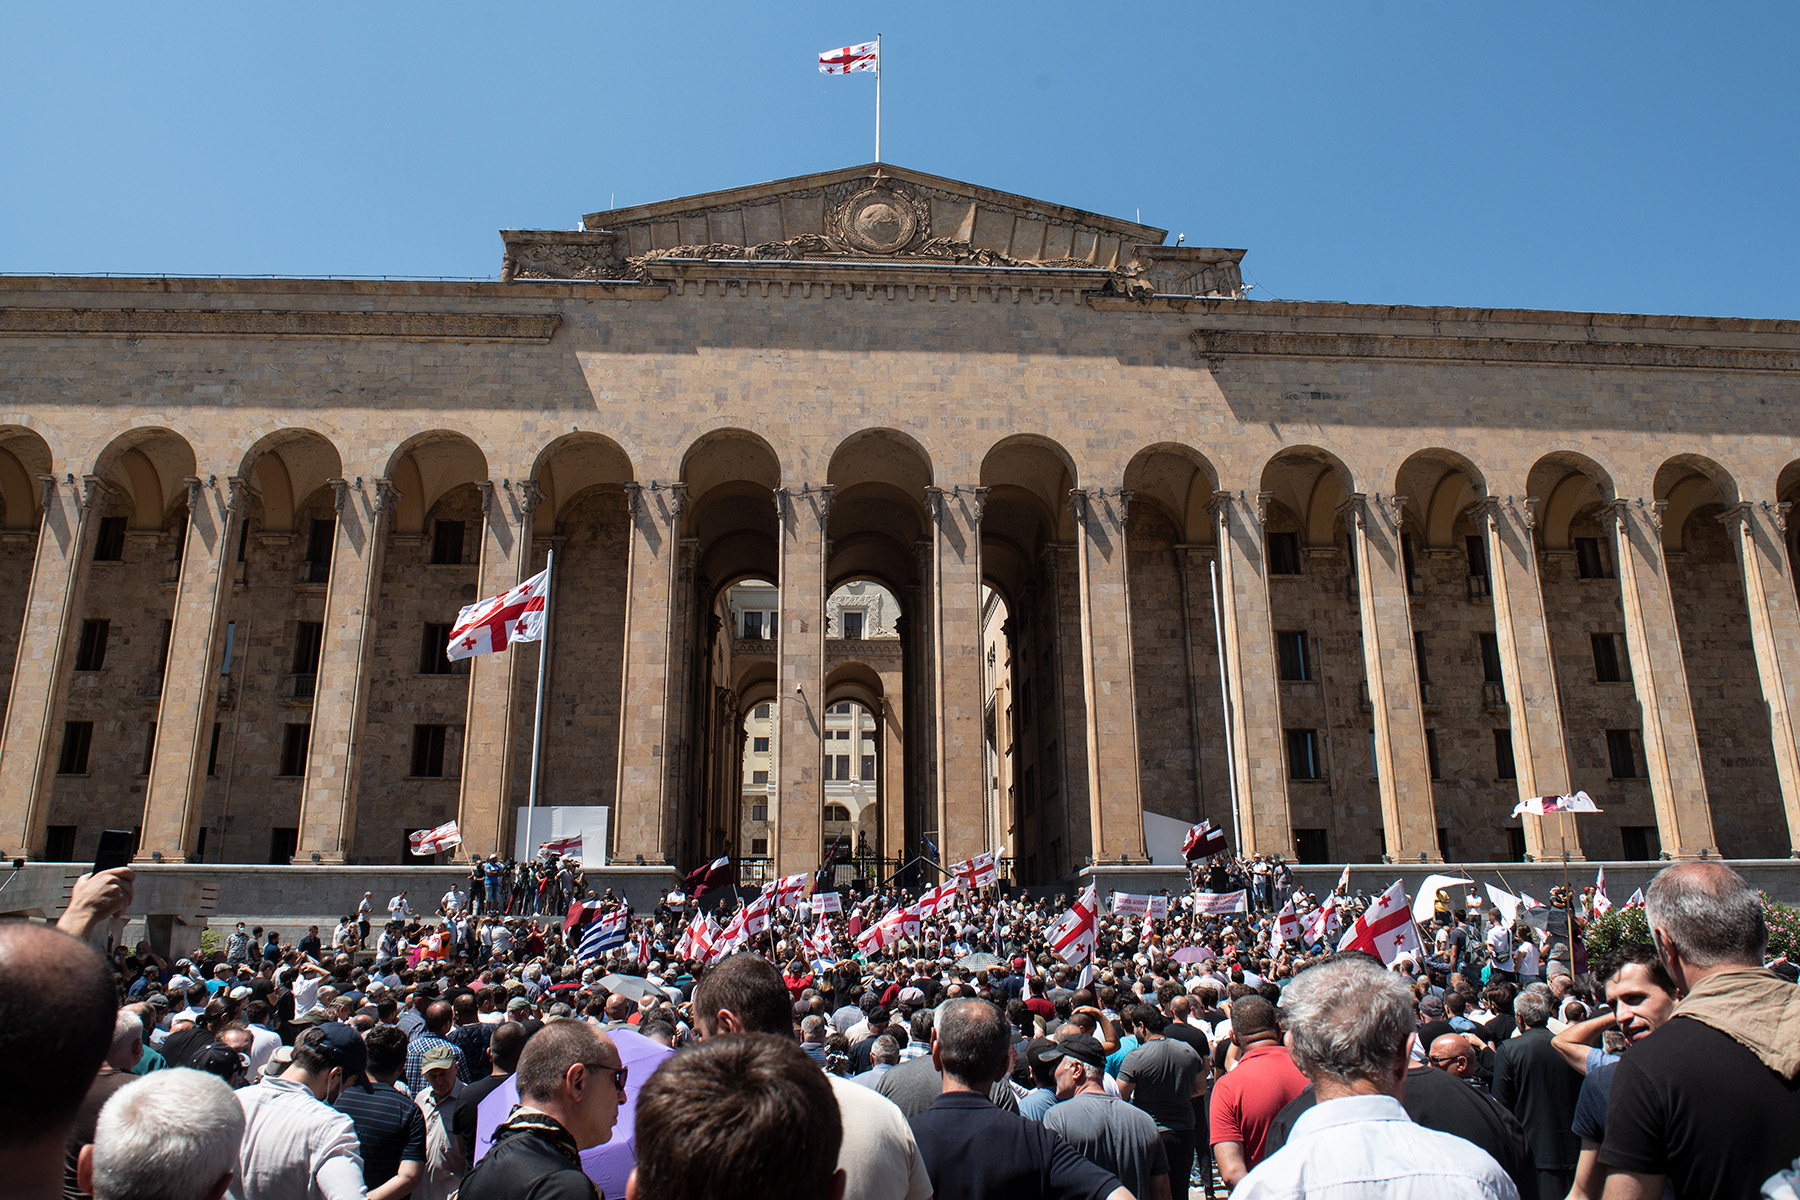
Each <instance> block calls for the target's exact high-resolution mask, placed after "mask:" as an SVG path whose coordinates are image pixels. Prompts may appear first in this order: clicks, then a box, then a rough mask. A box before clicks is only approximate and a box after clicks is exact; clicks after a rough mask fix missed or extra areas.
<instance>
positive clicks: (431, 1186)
mask: <svg viewBox="0 0 1800 1200" xmlns="http://www.w3.org/2000/svg"><path fill="white" fill-rule="evenodd" d="M1264 866H1265V869H1264V870H1263V871H1260V872H1259V871H1257V870H1256V869H1255V868H1256V864H1254V863H1244V864H1236V863H1231V862H1229V861H1217V862H1215V863H1213V864H1210V865H1206V866H1203V867H1202V868H1201V870H1200V872H1199V873H1198V877H1197V880H1196V885H1197V888H1198V889H1201V890H1200V891H1198V892H1197V893H1196V895H1204V894H1212V893H1213V892H1214V889H1211V888H1209V887H1208V885H1209V884H1210V883H1213V882H1215V880H1216V879H1217V878H1219V876H1215V875H1213V872H1214V871H1215V870H1217V871H1218V872H1221V873H1222V877H1223V880H1224V882H1226V883H1229V882H1231V876H1232V874H1233V873H1234V872H1237V873H1240V875H1241V877H1242V878H1244V879H1245V880H1246V881H1247V882H1249V887H1248V888H1247V889H1246V890H1250V891H1255V892H1260V893H1261V894H1260V895H1257V896H1255V897H1254V899H1253V901H1252V903H1250V904H1247V905H1246V906H1245V907H1246V908H1247V909H1252V910H1253V911H1234V912H1224V913H1219V912H1206V911H1201V910H1202V909H1203V908H1204V907H1205V906H1204V904H1202V903H1198V902H1196V900H1195V897H1194V896H1176V897H1164V898H1163V899H1164V905H1166V908H1165V907H1164V905H1157V906H1154V907H1153V908H1152V909H1151V911H1150V912H1146V913H1136V914H1134V913H1105V912H1099V911H1095V912H1093V913H1092V914H1091V925H1090V927H1089V928H1088V929H1087V930H1086V933H1085V935H1084V936H1082V937H1079V938H1074V939H1071V938H1070V937H1069V936H1068V930H1070V929H1071V928H1075V927H1076V926H1078V925H1079V922H1076V923H1075V924H1074V925H1072V924H1071V922H1070V920H1069V916H1070V914H1071V912H1073V911H1075V910H1073V909H1071V906H1070V902H1069V900H1068V899H1067V898H1066V897H1063V898H1056V899H1051V898H1041V899H1034V898H1030V897H1026V896H1023V895H1006V894H1003V893H1002V891H1001V890H999V889H997V888H991V887H989V888H980V889H968V890H965V891H963V892H960V893H958V894H956V895H955V896H954V897H952V898H951V899H949V900H948V901H946V900H945V899H944V897H943V895H942V894H941V893H940V894H938V896H937V898H936V902H935V903H932V904H931V905H930V906H929V907H930V908H931V911H930V912H929V913H928V914H926V915H923V916H921V917H920V919H919V920H918V921H917V923H916V925H913V926H910V927H908V928H906V929H905V936H903V937H900V938H898V939H881V938H877V939H874V940H873V941H872V940H871V939H870V938H869V937H868V936H866V934H867V931H868V930H869V929H871V928H874V927H875V926H877V925H878V924H881V923H882V914H884V913H887V912H889V911H892V910H893V909H894V908H895V907H896V906H901V907H904V906H906V905H908V904H913V905H915V906H916V905H917V903H918V902H919V901H920V897H919V896H918V895H917V894H916V893H906V892H903V891H898V890H881V891H876V892H872V893H870V894H868V895H866V896H863V897H861V898H860V900H859V899H858V898H856V897H854V896H849V895H847V896H846V897H845V898H844V899H843V901H841V902H840V903H839V904H838V905H836V906H835V907H837V908H838V911H836V912H819V911H817V910H818V909H821V908H824V907H826V905H825V904H824V901H823V899H822V898H821V897H818V896H810V895H804V894H801V895H794V896H787V897H786V900H787V901H788V903H786V904H785V905H784V904H780V903H777V904H771V905H767V906H766V907H767V908H768V911H769V914H770V915H769V918H768V921H767V926H766V928H761V929H758V930H756V931H755V932H754V933H752V934H750V935H749V936H748V937H747V939H745V940H741V941H739V942H736V943H727V944H725V945H722V946H720V947H719V949H718V950H717V952H716V953H715V952H714V951H712V950H701V949H700V948H699V947H700V942H698V941H696V939H695V938H694V937H692V936H691V935H692V931H693V930H694V929H695V928H696V927H697V925H698V924H699V923H702V922H708V921H709V917H708V916H706V915H703V914H701V913H700V912H699V911H698V907H699V905H698V903H697V902H696V901H695V900H694V899H692V898H691V897H689V896H687V895H685V894H683V893H680V892H676V893H673V894H670V895H667V896H665V897H664V898H663V901H662V902H661V903H660V904H658V905H657V906H656V907H655V909H654V911H652V912H648V913H644V914H634V913H631V912H630V910H629V906H626V905H625V904H623V902H621V901H619V900H618V899H616V898H614V897H612V896H611V895H610V894H603V895H601V896H598V897H590V898H588V899H573V897H576V896H580V895H581V891H580V887H579V881H578V880H571V881H569V885H568V889H569V890H568V891H567V892H565V897H568V898H570V907H569V908H568V909H567V910H566V912H564V913H561V914H559V915H558V916H557V917H555V918H550V919H545V918H543V917H542V916H537V915H534V914H533V913H531V912H526V911H520V912H509V911H507V909H508V908H509V903H502V904H500V905H499V906H497V907H496V906H492V905H489V904H488V903H487V901H488V899H489V896H490V893H489V892H488V890H487V887H486V882H487V881H486V877H485V876H484V878H483V880H482V887H481V890H480V900H481V902H482V904H481V907H482V909H483V910H484V911H481V912H476V911H474V908H475V905H474V904H473V903H472V900H473V894H474V893H475V891H476V889H475V888H474V887H473V886H471V887H470V888H469V889H468V891H467V892H465V891H464V890H463V889H461V888H452V889H451V890H450V892H449V893H448V894H446V895H445V896H444V897H442V898H441V899H440V900H439V901H438V903H437V904H436V912H435V913H434V914H433V915H432V916H431V917H429V918H425V919H421V918H419V917H418V916H416V915H414V914H413V913H412V911H411V905H410V903H409V902H407V898H406V897H405V896H404V894H402V895H401V896H398V897H395V898H393V900H390V901H389V903H388V915H389V919H388V921H387V922H385V924H384V926H383V928H382V929H381V931H380V933H379V936H375V935H374V934H373V931H372V930H370V929H368V928H367V927H366V926H367V924H368V916H369V914H370V913H371V912H372V911H373V909H374V903H373V899H374V898H373V897H364V901H363V904H362V906H361V907H360V909H359V913H358V916H357V918H354V919H353V918H349V917H346V919H345V921H344V922H341V923H340V926H339V931H338V933H337V934H335V935H334V936H333V937H332V939H331V940H332V943H333V944H332V945H331V946H330V947H327V946H326V945H325V944H324V940H323V939H322V938H320V937H319V936H318V932H317V930H316V929H315V930H313V931H311V932H310V933H309V935H308V936H307V937H305V938H302V939H300V940H299V941H298V942H297V943H296V944H295V945H293V946H285V945H283V944H282V942H281V940H280V939H279V938H275V937H261V936H258V934H257V933H256V931H253V930H249V929H245V928H243V927H241V926H240V927H238V928H237V929H235V930H234V931H233V932H232V933H230V934H229V935H228V936H227V937H226V938H225V939H224V943H223V944H222V945H221V946H220V947H219V948H218V949H217V950H215V951H213V952H212V953H211V954H210V955H206V956H196V957H195V958H183V959H177V960H176V961H173V962H168V961H164V960H162V959H159V958H158V957H157V956H156V955H155V954H153V953H152V952H151V951H150V948H149V947H148V946H146V945H144V944H141V943H140V944H139V945H138V946H137V947H135V948H129V949H128V948H118V949H115V950H113V951H112V952H111V953H110V954H105V955H103V954H100V953H96V952H95V950H94V949H93V948H92V944H93V942H94V941H95V940H96V939H102V940H103V939H104V936H105V931H106V930H107V929H108V928H110V927H112V926H113V922H114V919H115V918H116V917H117V915H118V914H120V913H122V912H123V911H124V909H125V906H126V904H127V902H128V900H129V894H130V889H131V885H132V875H131V872H130V871H129V869H120V870H117V871H111V872H104V873H101V874H98V875H94V876H88V877H84V878H83V879H82V880H81V882H80V883H79V884H78V885H77V887H76V889H75V893H74V896H73V899H72V902H71V904H70V906H69V909H68V910H67V912H66V913H65V914H64V915H63V917H62V918H61V920H60V921H59V922H58V928H55V929H52V928H49V927H46V926H44V925H41V924H31V923H13V924H8V925H3V926H0V1040H4V1042H5V1052H4V1053H3V1054H0V1072H4V1074H5V1078H6V1082H7V1083H8V1085H9V1086H7V1087H6V1088H5V1089H4V1094H5V1096H6V1098H7V1099H6V1101H5V1103H6V1104H7V1105H8V1106H9V1107H10V1109H11V1111H10V1112H9V1114H8V1117H9V1118H10V1119H8V1120H7V1121H5V1122H4V1123H0V1171H3V1172H4V1173H3V1174H0V1179H4V1180H6V1181H8V1182H7V1185H6V1186H5V1187H3V1188H0V1191H4V1192H5V1193H6V1194H8V1195H20V1196H30V1197H46V1198H47V1197H50V1196H54V1195H61V1196H64V1197H78V1196H86V1195H91V1196H95V1197H98V1198H100V1200H127V1198H140V1197H141V1198H146V1200H151V1198H154V1200H218V1198H219V1197H221V1196H225V1195H230V1196H233V1197H239V1198H243V1200H251V1198H255V1200H262V1198H265V1197H313V1196H317V1197H325V1198H329V1200H337V1198H339V1197H363V1196H369V1197H376V1198H378V1200H395V1198H398V1197H403V1196H409V1195H410V1196H416V1197H420V1198H422V1200H448V1198H450V1197H455V1196H461V1197H463V1198H465V1200H495V1198H501V1197H504V1198H505V1200H519V1198H522V1197H544V1198H547V1200H563V1198H568V1200H576V1198H580V1200H588V1198H591V1197H596V1196H599V1195H602V1194H604V1195H605V1196H606V1197H609V1198H612V1200H616V1198H617V1197H618V1196H620V1195H621V1194H622V1195H624V1196H625V1197H627V1198H628V1200H664V1198H668V1200H677V1198H681V1200H686V1198H688V1197H693V1198H699V1197H717V1196H723V1195H733V1196H750V1197H757V1196H769V1197H775V1196H782V1197H799V1198H801V1200H814V1198H816V1200H841V1198H842V1197H851V1198H854V1200H863V1198H871V1200H875V1198H879V1200H890V1198H891V1200H928V1198H929V1197H932V1196H939V1197H945V1198H962V1197H969V1198H990V1197H991V1198H996V1200H997V1198H999V1197H1036V1196H1043V1197H1090V1198H1093V1200H1127V1198H1129V1197H1140V1198H1146V1200H1185V1198H1186V1197H1188V1196H1189V1195H1190V1194H1198V1195H1203V1196H1205V1197H1207V1200H1216V1198H1222V1197H1224V1196H1226V1195H1230V1196H1232V1197H1234V1198H1255V1200H1260V1198H1262V1197H1287V1196H1304V1195H1321V1196H1322V1195H1330V1196H1333V1197H1345V1196H1352V1197H1354V1196H1365V1195H1367V1196H1374V1195H1383V1196H1389V1195H1393V1196H1444V1197H1457V1196H1481V1197H1522V1198H1525V1200H1531V1198H1532V1197H1536V1198H1538V1200H1552V1198H1561V1197H1564V1196H1569V1197H1595V1198H1603V1200H1619V1198H1623V1197H1643V1198H1646V1200H1648V1198H1651V1197H1656V1196H1660V1195H1663V1194H1665V1192H1667V1193H1669V1194H1673V1195H1675V1196H1678V1197H1686V1196H1746V1197H1754V1196H1759V1195H1762V1196H1771V1197H1781V1198H1791V1197H1795V1196H1796V1187H1797V1186H1800V998H1797V996H1800V990H1797V989H1796V987H1795V985H1794V983H1793V975H1794V972H1793V969H1792V967H1791V966H1790V965H1789V964H1787V963H1786V962H1785V961H1784V960H1782V959H1779V958H1778V959H1775V960H1773V961H1765V958H1764V954H1765V950H1766V942H1767V932H1766V929H1765V928H1764V925H1763V916H1762V907H1761V902H1760V897H1759V895H1758V893H1756V892H1755V891H1754V890H1753V889H1751V888H1750V887H1749V886H1748V885H1747V884H1746V883H1745V882H1744V880H1743V879H1742V878H1741V877H1739V876H1738V875H1737V874H1736V873H1735V872H1733V871H1732V870H1731V869H1730V867H1728V866H1727V865H1725V864H1723V863H1720V862H1718V861H1716V860H1715V861H1710V862H1708V861H1701V862H1691V863H1681V864H1676V865H1674V866H1671V867H1668V868H1666V869H1665V870H1663V871H1662V872H1661V873H1660V874H1659V875H1658V876H1657V878H1656V880H1655V881H1654V883H1653V884H1652V885H1651V887H1650V888H1649V889H1648V893H1647V895H1646V897H1645V900H1644V903H1645V906H1646V908H1645V911H1646V916H1647V920H1648V925H1649V928H1650V929H1651V932H1652V938H1653V942H1654V944H1653V945H1651V946H1637V945H1631V944H1627V945H1626V946H1624V947H1622V948H1621V950H1620V951H1619V952H1618V953H1616V954H1612V955H1609V956H1607V957H1606V958H1604V959H1603V960H1602V961H1597V962H1594V963H1586V962H1578V961H1577V959H1578V957H1579V956H1578V955H1577V954H1576V952H1575V951H1576V946H1575V945H1574V944H1571V943H1572V941H1573V942H1575V943H1578V940H1579V930H1580V921H1581V918H1582V916H1583V911H1582V910H1583V907H1584V905H1583V898H1578V897H1574V896H1571V895H1569V894H1567V893H1563V894H1560V895H1559V896H1557V897H1554V898H1553V901H1552V903H1553V906H1560V907H1561V910H1562V912H1563V913H1564V914H1566V919H1565V920H1564V921H1563V922H1562V923H1560V924H1559V923H1557V922H1555V921H1546V920H1544V919H1542V917H1541V915H1540V917H1539V918H1538V919H1536V920H1533V919H1530V917H1529V915H1527V914H1519V913H1515V914H1513V915H1514V917H1515V918H1516V919H1514V920H1508V919H1507V916H1506V914H1503V913H1501V912H1499V911H1497V910H1491V911H1488V912H1486V913H1483V912H1482V911H1481V910H1480V909H1479V908H1473V909H1471V906H1470V905H1468V904H1467V902H1466V900H1463V898H1461V897H1460V896H1459V897H1446V898H1442V899H1441V900H1440V903H1439V904H1438V906H1437V908H1436V909H1435V911H1434V912H1433V915H1432V916H1431V917H1430V918H1429V919H1428V920H1427V921H1426V922H1425V925H1426V926H1427V927H1426V928H1424V929H1421V930H1420V931H1419V938H1418V950H1417V952H1416V953H1409V954H1404V955H1398V956H1394V957H1393V959H1392V961H1391V962H1384V961H1383V959H1382V957H1376V956H1372V955H1370V954H1367V953H1362V952H1358V951H1356V950H1350V951H1342V950H1340V949H1339V948H1338V943H1339V939H1338V938H1337V937H1336V936H1335V935H1334V934H1332V933H1330V932H1329V928H1328V926H1326V925H1325V924H1324V923H1323V922H1321V925H1320V929H1321V931H1323V932H1324V933H1325V936H1317V937H1310V938H1309V937H1307V936H1306V935H1305V934H1304V933H1303V934H1301V935H1299V936H1296V935H1295V934H1294V933H1293V932H1292V925H1293V922H1291V921H1289V919H1288V914H1289V913H1291V910H1292V909H1293V908H1294V907H1295V905H1294V904H1292V903H1288V904H1284V903H1283V901H1284V899H1285V898H1286V897H1287V896H1288V895H1291V894H1292V893H1289V892H1288V891H1287V889H1288V888H1290V887H1291V883H1292V880H1291V878H1290V877H1288V876H1287V875H1286V874H1285V871H1284V869H1283V866H1282V864H1279V863H1277V862H1273V861H1268V862H1266V863H1265V864H1264ZM1257 879H1266V880H1267V883H1266V884H1263V883H1257V882H1255V881H1256V880H1257ZM493 895H495V896H500V897H503V898H505V895H506V894H505V893H502V892H496V893H493ZM725 895H727V896H729V895H730V892H729V890H728V891H727V892H726V893H725ZM562 898H564V897H556V899H562ZM1296 899H1297V900H1298V901H1299V905H1298V906H1299V907H1301V908H1307V907H1310V909H1311V911H1313V912H1315V913H1317V912H1320V911H1325V910H1335V913H1336V915H1337V917H1338V919H1339V921H1341V923H1342V924H1343V925H1344V926H1345V927H1346V928H1348V929H1350V930H1351V931H1352V933H1354V931H1355V930H1356V929H1357V928H1359V927H1360V922H1361V921H1362V920H1363V919H1364V918H1372V917H1373V915H1374V914H1376V913H1377V912H1379V911H1381V908H1380V906H1381V904H1382V900H1381V898H1380V897H1368V896H1358V895H1353V894H1351V893H1350V892H1349V891H1348V888H1347V885H1344V884H1340V889H1339V892H1338V893H1337V894H1335V895H1333V896H1331V897H1328V899H1329V900H1330V901H1331V903H1330V904H1329V905H1322V904H1320V902H1319V901H1320V898H1319V897H1314V896H1300V897H1296ZM396 901H398V903H396ZM737 902H738V903H739V904H740V905H742V903H743V898H742V897H737ZM521 907H523V908H528V909H535V908H539V907H545V905H541V904H539V903H538V901H537V899H536V896H535V894H534V895H532V896H531V897H530V903H528V904H525V905H523V906H521ZM1365 910H1366V911H1365ZM739 911H740V912H741V911H742V909H741V907H740V909H739ZM730 912H731V909H730V907H729V904H728V905H727V907H726V910H725V912H723V913H720V914H719V915H721V916H728V915H729V914H730ZM1152 913H1158V914H1161V915H1152ZM735 923H736V924H738V925H739V926H740V928H741V926H742V923H741V922H735ZM883 927H885V926H883ZM596 931H605V932H607V933H608V934H609V936H606V937H598V936H594V934H595V933H596ZM1521 939H1523V940H1525V941H1527V942H1528V943H1530V944H1532V945H1533V946H1538V945H1539V944H1540V943H1541V953H1540V954H1537V955H1534V956H1530V958H1529V961H1526V956H1522V955H1521V954H1520V953H1519V942H1520V940H1521ZM1349 940H1350V939H1346V941H1347V942H1348V941H1349ZM1071 945H1072V946H1074V948H1075V952H1073V953H1071V951H1070V947H1071ZM1383 957H1385V956H1383ZM1784 1189H1785V1190H1784Z"/></svg>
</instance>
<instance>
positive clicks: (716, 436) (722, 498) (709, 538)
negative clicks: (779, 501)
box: [681, 429, 781, 581]
mask: <svg viewBox="0 0 1800 1200" xmlns="http://www.w3.org/2000/svg"><path fill="white" fill-rule="evenodd" d="M681 480H682V482H683V483H684V484H686V485H687V508H686V510H685V511H684V513H683V517H682V523H683V530H684V532H685V533H686V535H687V536H689V537H692V538H694V539H696V541H697V542H698V547H699V561H698V568H699V573H700V574H701V575H703V576H704V577H706V578H707V579H708V580H714V581H717V580H722V579H734V578H739V577H742V576H745V575H750V574H755V575H760V576H762V577H764V578H767V579H774V578H776V577H777V575H778V574H779V563H778V562H777V541H776V539H777V537H778V534H779V531H780V528H781V525H780V518H779V515H778V514H777V512H776V509H775V489H776V488H777V487H779V486H780V485H781V460H780V459H779V458H777V457H776V455H775V451H774V449H773V448H772V447H770V445H769V443H768V442H766V441H764V440H763V439H762V438H761V437H760V436H758V435H756V434H754V433H751V432H749V431H748V430H744V429H715V430H713V431H712V432H711V433H708V434H706V435H704V436H703V437H701V438H700V439H699V440H698V441H696V442H695V443H694V444H693V445H692V446H690V447H688V450H687V453H686V454H685V455H684V456H683V457H682V462H681Z"/></svg>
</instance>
